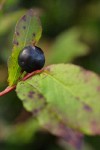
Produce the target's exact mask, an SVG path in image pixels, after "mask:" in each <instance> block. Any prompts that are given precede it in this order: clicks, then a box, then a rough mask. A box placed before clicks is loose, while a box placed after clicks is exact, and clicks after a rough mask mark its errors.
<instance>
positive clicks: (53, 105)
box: [16, 64, 100, 135]
mask: <svg viewBox="0 0 100 150" xmlns="http://www.w3.org/2000/svg"><path fill="white" fill-rule="evenodd" d="M27 85H30V86H31V89H30V88H29V87H28V88H29V90H28V88H27ZM22 89H23V90H25V89H26V90H25V91H24V93H23V90H22ZM29 91H30V92H31V91H32V92H33V95H32V98H31V101H32V103H33V104H34V101H35V97H34V93H35V94H36V93H37V94H38V93H40V94H41V95H42V100H43V97H44V101H45V103H46V106H45V107H44V109H43V110H45V109H46V108H47V110H48V107H50V109H51V110H52V112H53V113H55V114H56V115H57V117H58V118H59V120H60V121H61V122H63V123H64V125H65V126H68V127H71V128H72V129H74V130H76V131H78V132H81V133H84V134H88V135H95V134H100V119H99V117H100V78H99V77H98V76H97V75H96V74H95V73H93V72H91V71H86V70H84V69H82V68H81V67H78V66H75V65H71V64H59V65H51V66H48V67H46V68H45V69H44V71H43V72H42V73H41V74H37V75H35V76H34V77H32V78H30V79H28V80H26V81H25V82H19V83H18V85H17V89H16V92H17V94H18V97H19V98H20V99H21V100H22V102H23V104H24V106H25V103H28V102H29V101H30V99H29V97H27V96H26V95H28V94H29ZM40 100H41V99H40V98H39V100H38V101H40ZM33 104H32V105H33ZM39 106H40V104H39ZM41 106H42V105H41ZM27 107H28V106H27V105H26V106H25V108H26V109H27ZM27 110H29V109H27ZM43 110H41V109H40V110H39V111H40V114H41V115H42V111H43ZM30 111H32V112H33V111H34V107H33V109H32V108H31V107H30ZM49 114H50V113H49ZM38 116H39V115H38ZM45 118H46V117H43V116H42V119H41V120H42V121H43V120H45ZM51 120H52V121H51V122H50V123H51V124H49V125H52V122H53V121H55V119H54V120H53V119H51Z"/></svg>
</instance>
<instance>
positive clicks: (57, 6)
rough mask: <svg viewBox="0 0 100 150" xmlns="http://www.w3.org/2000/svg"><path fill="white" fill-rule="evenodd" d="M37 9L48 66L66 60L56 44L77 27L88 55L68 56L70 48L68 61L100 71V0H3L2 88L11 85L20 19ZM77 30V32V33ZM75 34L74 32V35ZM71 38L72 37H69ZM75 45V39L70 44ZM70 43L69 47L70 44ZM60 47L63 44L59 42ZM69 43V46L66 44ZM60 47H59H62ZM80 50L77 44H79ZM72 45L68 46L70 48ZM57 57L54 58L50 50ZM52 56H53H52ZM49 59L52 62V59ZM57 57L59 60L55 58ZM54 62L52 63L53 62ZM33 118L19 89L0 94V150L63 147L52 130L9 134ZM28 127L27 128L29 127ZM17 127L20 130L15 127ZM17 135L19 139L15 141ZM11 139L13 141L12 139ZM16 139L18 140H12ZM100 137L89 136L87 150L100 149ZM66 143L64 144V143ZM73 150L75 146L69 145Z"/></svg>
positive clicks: (58, 149) (60, 149)
mask: <svg viewBox="0 0 100 150" xmlns="http://www.w3.org/2000/svg"><path fill="white" fill-rule="evenodd" d="M30 8H33V9H34V10H35V11H37V12H38V13H39V15H40V17H41V22H42V27H43V34H42V38H41V40H40V42H39V46H41V47H42V49H43V50H44V52H45V55H46V65H48V64H51V63H52V64H53V63H55V62H56V61H57V63H61V62H63V59H62V60H61V61H59V58H58V56H56V53H55V50H54V49H52V46H53V45H54V44H55V41H56V38H57V37H60V35H61V33H66V32H69V31H70V30H71V29H77V30H75V31H76V32H79V39H78V40H79V41H81V42H82V43H83V45H85V46H87V47H88V52H87V54H85V55H80V56H79V55H77V54H76V56H75V57H73V58H72V59H67V51H66V54H62V56H61V57H62V58H63V55H65V56H66V57H65V59H64V62H67V63H70V62H71V63H74V64H77V65H80V66H82V67H84V68H86V69H89V70H92V71H94V72H96V73H98V74H99V73H100V1H99V0H0V90H1V91H2V90H3V89H4V88H5V87H6V86H7V76H8V75H7V60H8V58H9V55H10V53H11V50H12V47H13V44H12V40H13V34H14V28H15V24H16V22H17V20H18V19H19V18H20V17H21V16H22V15H23V14H24V13H25V11H26V10H27V9H30ZM76 32H75V34H77V33H76ZM70 36H74V32H72V35H70ZM67 38H69V37H68V36H67ZM71 44H72V45H73V47H75V45H74V43H73V41H72V43H71V42H70V45H71ZM70 45H69V47H70ZM76 45H77V44H76ZM58 46H59V43H58ZM63 46H65V45H63ZM58 48H59V47H58ZM75 49H77V46H76V47H75ZM69 50H70V48H69V49H68V51H69ZM51 52H52V55H53V54H54V55H55V59H52V57H50V55H49V54H50V53H51ZM52 55H51V56H52ZM48 60H49V61H48ZM55 60H56V61H55ZM49 62H50V63H49ZM30 117H31V113H28V112H26V111H25V110H24V108H23V106H22V103H21V101H20V100H19V99H18V98H17V96H16V93H15V92H11V93H9V94H7V95H5V96H4V97H0V141H1V142H0V143H1V144H0V150H1V149H2V150H10V149H11V150H17V149H19V150H22V149H25V150H26V149H28V150H29V149H30V150H31V149H34V150H63V149H65V148H64V144H59V142H58V139H57V138H56V137H54V136H52V135H50V134H49V133H45V132H43V131H38V130H37V131H36V132H35V133H33V135H32V136H31V138H30V140H28V141H27V142H25V139H24V137H23V140H22V141H23V142H20V141H18V137H17V136H16V134H14V135H13V134H11V140H9V139H8V136H7V135H8V134H9V132H11V130H14V128H13V126H15V125H16V126H17V125H19V124H20V123H22V122H23V123H25V122H26V121H27V120H28V119H29V118H30ZM27 128H28V127H27V126H25V130H27ZM15 130H16V129H15ZM13 138H14V139H15V140H13ZM9 141H10V142H9ZM12 141H14V142H12ZM99 143H100V137H99V136H94V137H92V136H85V138H84V147H85V148H83V149H85V150H86V149H87V150H99V149H100V144H99ZM61 145H63V146H61ZM66 149H68V150H71V149H72V148H68V147H67V148H66Z"/></svg>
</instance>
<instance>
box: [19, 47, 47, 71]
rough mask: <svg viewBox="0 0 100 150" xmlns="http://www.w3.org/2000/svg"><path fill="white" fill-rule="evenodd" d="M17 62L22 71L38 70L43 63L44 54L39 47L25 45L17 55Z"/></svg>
mask: <svg viewBox="0 0 100 150" xmlns="http://www.w3.org/2000/svg"><path fill="white" fill-rule="evenodd" d="M18 64H19V66H20V67H21V68H22V70H23V71H26V72H29V73H30V72H32V71H36V70H40V69H41V68H42V67H43V66H44V64H45V56H44V53H43V51H42V50H41V48H39V47H37V46H33V47H32V46H27V47H25V48H23V50H22V51H21V52H20V54H19V56H18Z"/></svg>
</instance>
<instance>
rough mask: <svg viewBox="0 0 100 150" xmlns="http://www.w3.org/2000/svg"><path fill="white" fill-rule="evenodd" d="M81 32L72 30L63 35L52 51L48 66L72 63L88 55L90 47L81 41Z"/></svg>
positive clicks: (59, 37)
mask: <svg viewBox="0 0 100 150" xmlns="http://www.w3.org/2000/svg"><path fill="white" fill-rule="evenodd" d="M80 36H81V31H80V29H77V28H72V29H70V30H69V31H65V32H64V33H61V34H60V35H59V36H58V37H57V38H56V40H55V42H54V44H53V45H52V47H51V49H50V54H49V58H48V60H47V63H48V64H51V63H64V62H72V61H73V60H74V59H75V58H77V57H79V56H83V55H86V54H87V53H88V50H89V47H88V46H87V45H86V44H85V43H83V42H82V41H80Z"/></svg>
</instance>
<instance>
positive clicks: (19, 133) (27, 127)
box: [4, 118, 39, 144]
mask: <svg viewBox="0 0 100 150" xmlns="http://www.w3.org/2000/svg"><path fill="white" fill-rule="evenodd" d="M38 129H39V124H38V122H37V120H35V119H33V118H32V119H28V120H27V121H26V122H24V123H20V124H17V125H13V126H8V128H7V129H6V132H5V133H4V136H5V139H6V142H9V143H13V144H19V143H20V144H22V143H29V142H30V140H31V139H32V138H33V137H35V133H36V132H37V131H38Z"/></svg>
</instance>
